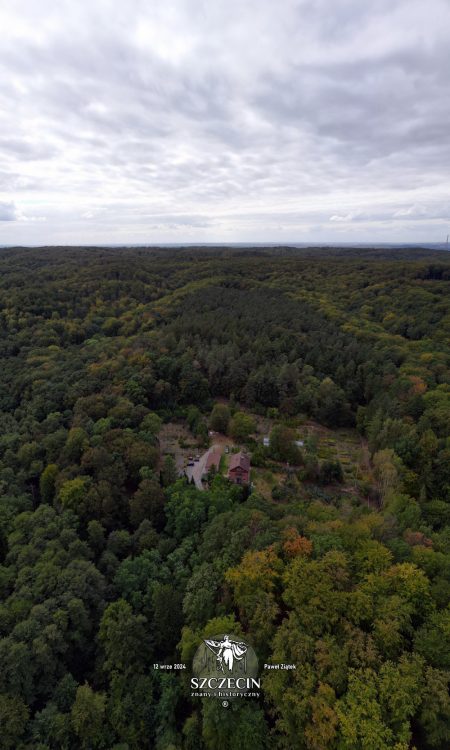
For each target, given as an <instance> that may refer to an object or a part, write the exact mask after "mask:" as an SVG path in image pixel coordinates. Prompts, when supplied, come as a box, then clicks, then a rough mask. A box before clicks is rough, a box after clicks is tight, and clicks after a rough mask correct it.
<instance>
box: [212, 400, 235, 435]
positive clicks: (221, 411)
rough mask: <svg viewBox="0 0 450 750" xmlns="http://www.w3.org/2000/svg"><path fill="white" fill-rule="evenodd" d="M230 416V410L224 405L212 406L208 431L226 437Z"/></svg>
mask: <svg viewBox="0 0 450 750" xmlns="http://www.w3.org/2000/svg"><path fill="white" fill-rule="evenodd" d="M230 416H231V415H230V410H229V408H228V406H226V404H214V408H213V410H212V412H211V416H210V418H209V426H210V429H211V430H215V431H216V432H222V433H223V434H224V435H226V434H227V432H228V425H229V423H230Z"/></svg>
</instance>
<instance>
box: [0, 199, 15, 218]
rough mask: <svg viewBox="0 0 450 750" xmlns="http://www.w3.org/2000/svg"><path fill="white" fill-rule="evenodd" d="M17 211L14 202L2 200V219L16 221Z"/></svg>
mask: <svg viewBox="0 0 450 750" xmlns="http://www.w3.org/2000/svg"><path fill="white" fill-rule="evenodd" d="M16 218H17V211H16V207H15V205H14V203H3V202H1V201H0V221H15V220H16Z"/></svg>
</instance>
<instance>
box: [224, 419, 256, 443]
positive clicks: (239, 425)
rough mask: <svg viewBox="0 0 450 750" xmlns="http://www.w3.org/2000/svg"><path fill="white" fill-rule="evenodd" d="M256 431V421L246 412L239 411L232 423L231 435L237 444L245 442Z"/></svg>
mask: <svg viewBox="0 0 450 750" xmlns="http://www.w3.org/2000/svg"><path fill="white" fill-rule="evenodd" d="M254 430H255V420H254V419H253V418H252V417H251V416H250V415H249V414H245V413H244V412H241V411H237V412H235V414H234V415H233V418H232V420H231V422H230V435H231V437H232V438H233V440H236V441H237V442H245V440H247V439H248V438H249V437H250V435H251V434H252V432H254Z"/></svg>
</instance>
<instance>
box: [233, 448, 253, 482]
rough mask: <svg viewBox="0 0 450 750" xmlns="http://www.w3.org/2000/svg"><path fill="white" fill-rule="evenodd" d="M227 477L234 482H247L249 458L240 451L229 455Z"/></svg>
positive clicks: (248, 477)
mask: <svg viewBox="0 0 450 750" xmlns="http://www.w3.org/2000/svg"><path fill="white" fill-rule="evenodd" d="M228 479H229V480H230V482H234V484H248V482H249V480H250V459H249V457H248V456H247V455H246V454H245V453H242V451H240V452H239V453H233V455H232V456H231V457H230V463H229V466H228Z"/></svg>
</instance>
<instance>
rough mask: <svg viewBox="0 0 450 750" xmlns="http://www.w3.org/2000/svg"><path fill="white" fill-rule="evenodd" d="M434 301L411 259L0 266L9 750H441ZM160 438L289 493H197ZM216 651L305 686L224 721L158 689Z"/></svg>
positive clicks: (449, 457)
mask: <svg viewBox="0 0 450 750" xmlns="http://www.w3.org/2000/svg"><path fill="white" fill-rule="evenodd" d="M449 285H450V258H449V257H448V255H447V254H446V253H445V252H438V251H436V252H433V251H427V250H425V249H423V250H422V249H406V248H405V249H401V250H383V249H376V250H369V249H351V250H344V249H342V250H339V249H336V248H322V249H292V248H283V247H280V248H270V249H269V248H268V249H265V248H255V249H229V248H180V249H167V248H117V249H105V248H36V249H26V248H4V249H2V250H1V251H0V332H1V335H0V360H1V361H0V365H1V380H0V493H1V495H0V727H1V731H0V749H1V750H8V749H9V748H11V749H14V750H15V749H17V750H28V749H31V748H33V750H34V749H37V750H53V749H55V750H56V749H57V748H58V749H59V748H64V749H67V750H74V749H75V748H86V749H89V750H91V749H95V748H98V749H99V750H102V749H105V750H110V749H111V748H115V750H140V748H150V747H154V748H156V749H157V750H174V749H176V750H194V749H195V750H197V749H199V750H202V749H203V750H234V748H237V747H239V748H242V750H263V749H264V748H277V749H279V750H285V749H286V750H288V749H289V750H291V749H292V748H298V749H299V750H388V749H391V748H392V750H408V748H412V747H415V748H417V750H422V749H423V750H433V749H435V750H446V748H448V747H449V745H450V702H449V697H448V682H449V675H450V661H449V654H450V607H449V602H450V439H449V435H450V429H449V428H450V368H449V363H450V343H449V330H450V295H449ZM218 405H220V406H218ZM259 418H260V419H266V418H270V420H271V423H272V424H273V431H272V437H271V443H270V447H268V448H267V449H266V448H262V446H261V445H260V444H259V443H258V442H257V440H256V438H255V425H256V420H257V419H259ZM171 423H176V424H179V425H182V426H183V429H186V430H188V431H189V434H190V436H191V439H192V444H193V445H196V446H198V449H200V447H201V446H207V444H208V427H211V425H213V426H214V425H215V426H216V429H219V430H220V431H223V432H225V431H227V432H228V434H229V435H231V436H232V438H233V439H234V440H235V441H236V442H237V443H239V444H242V445H243V446H244V447H245V448H246V449H247V450H248V451H249V452H250V454H251V455H252V462H253V465H254V466H255V468H256V467H262V468H258V470H260V471H263V470H264V469H266V470H267V471H269V470H273V471H274V472H278V474H277V476H280V477H281V479H280V481H278V483H277V486H276V487H274V488H272V492H271V495H267V494H264V493H262V492H258V491H257V490H255V491H253V492H250V493H249V492H248V491H247V490H245V489H242V488H240V487H235V486H233V485H231V484H230V483H229V482H228V480H227V479H225V478H224V477H223V476H221V475H219V476H216V477H215V478H213V477H212V476H211V478H210V480H211V481H210V483H209V487H208V489H207V490H206V491H203V492H201V491H199V490H198V489H196V488H195V487H194V486H193V485H192V484H189V483H188V482H187V481H186V479H184V478H180V477H179V476H178V475H177V471H176V470H175V466H174V464H173V461H172V459H171V458H170V456H164V455H162V449H161V445H162V441H161V435H162V432H163V431H164V428H165V426H167V425H169V424H171ZM306 423H313V424H316V425H319V426H323V427H324V428H328V429H329V430H339V429H340V430H348V431H352V432H355V434H356V433H357V434H358V436H359V437H358V439H360V440H361V444H362V445H363V446H365V449H366V450H367V454H368V456H369V458H368V461H369V463H370V469H369V470H368V471H367V472H366V474H365V475H359V474H357V475H355V479H354V481H353V482H352V483H351V484H350V483H349V482H348V481H347V476H348V474H346V473H345V472H343V471H342V467H341V466H340V464H339V462H338V461H337V462H334V463H333V462H332V461H325V460H323V457H321V455H320V454H319V453H318V451H317V445H315V444H314V441H309V442H308V441H306V444H305V445H304V446H303V447H302V448H301V450H300V449H298V448H295V449H294V448H293V437H294V434H295V430H296V429H298V427H299V426H301V425H302V424H306ZM286 460H289V462H290V463H291V464H293V465H294V467H295V468H294V469H292V468H290V469H287V468H286ZM344 468H345V467H344ZM219 632H232V633H234V634H236V635H237V636H242V637H243V638H244V637H245V638H246V639H247V640H248V641H249V642H250V643H252V644H253V646H254V648H255V650H256V651H257V654H258V657H259V660H260V664H261V665H263V664H264V663H269V664H270V663H276V662H292V663H296V664H297V669H296V670H295V672H281V671H273V672H270V671H266V672H264V671H262V688H263V690H262V698H261V700H251V699H249V700H242V701H236V702H233V703H232V705H231V706H230V707H228V709H226V710H225V709H223V708H222V706H221V705H220V702H217V701H215V700H199V699H194V698H191V697H190V691H189V685H188V677H189V675H188V674H178V673H174V672H170V671H167V672H164V671H163V670H159V671H158V670H154V669H153V664H154V663H155V662H158V663H160V664H164V663H165V664H168V665H170V664H173V663H178V662H184V663H186V664H187V666H188V670H187V671H189V668H190V664H191V662H192V658H193V655H194V653H195V650H196V648H197V646H198V645H199V643H200V642H201V640H202V638H206V637H211V636H213V635H215V634H216V633H219Z"/></svg>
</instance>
